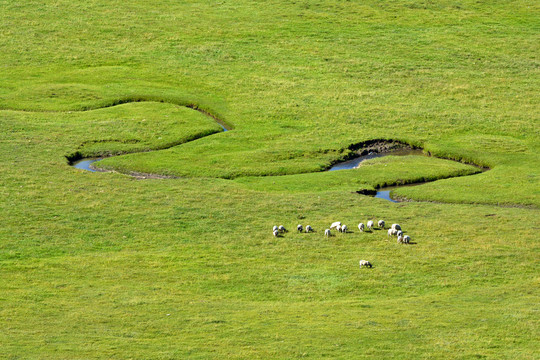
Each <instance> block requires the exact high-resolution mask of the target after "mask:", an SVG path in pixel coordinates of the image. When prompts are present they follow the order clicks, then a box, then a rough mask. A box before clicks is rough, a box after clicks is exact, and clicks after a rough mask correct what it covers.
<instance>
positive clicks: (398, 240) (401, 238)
mask: <svg viewBox="0 0 540 360" xmlns="http://www.w3.org/2000/svg"><path fill="white" fill-rule="evenodd" d="M397 243H398V244H403V235H398V237H397Z"/></svg>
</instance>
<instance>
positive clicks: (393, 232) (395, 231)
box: [388, 228, 397, 236]
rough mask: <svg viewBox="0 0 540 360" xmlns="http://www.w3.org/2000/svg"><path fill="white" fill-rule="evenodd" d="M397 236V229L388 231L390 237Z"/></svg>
mask: <svg viewBox="0 0 540 360" xmlns="http://www.w3.org/2000/svg"><path fill="white" fill-rule="evenodd" d="M396 234H397V230H396V229H392V228H390V229H388V236H394V235H396Z"/></svg>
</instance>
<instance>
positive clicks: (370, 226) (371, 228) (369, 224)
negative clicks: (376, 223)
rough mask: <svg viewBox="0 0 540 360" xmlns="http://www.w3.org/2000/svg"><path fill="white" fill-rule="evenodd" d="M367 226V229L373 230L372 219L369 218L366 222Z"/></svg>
mask: <svg viewBox="0 0 540 360" xmlns="http://www.w3.org/2000/svg"><path fill="white" fill-rule="evenodd" d="M367 227H368V229H369V230H373V220H369V221H368V222H367Z"/></svg>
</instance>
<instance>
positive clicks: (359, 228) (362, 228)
mask: <svg viewBox="0 0 540 360" xmlns="http://www.w3.org/2000/svg"><path fill="white" fill-rule="evenodd" d="M365 228H366V227H365V225H364V223H360V224H358V230H360V231H362V232H364V229H365Z"/></svg>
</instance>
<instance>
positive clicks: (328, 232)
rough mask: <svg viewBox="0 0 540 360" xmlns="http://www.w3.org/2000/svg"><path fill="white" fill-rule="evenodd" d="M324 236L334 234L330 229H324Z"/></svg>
mask: <svg viewBox="0 0 540 360" xmlns="http://www.w3.org/2000/svg"><path fill="white" fill-rule="evenodd" d="M324 236H326V237H329V236H332V234H331V233H330V229H326V230H324Z"/></svg>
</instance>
